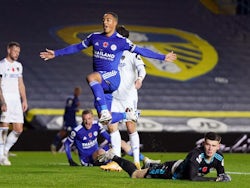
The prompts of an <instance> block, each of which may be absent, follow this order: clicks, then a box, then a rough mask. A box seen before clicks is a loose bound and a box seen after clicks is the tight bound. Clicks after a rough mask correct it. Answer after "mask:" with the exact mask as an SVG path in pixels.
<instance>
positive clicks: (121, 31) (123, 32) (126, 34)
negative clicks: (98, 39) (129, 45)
mask: <svg viewBox="0 0 250 188" xmlns="http://www.w3.org/2000/svg"><path fill="white" fill-rule="evenodd" d="M116 31H117V32H118V33H119V34H120V35H122V36H123V37H126V38H128V37H129V30H127V29H126V28H125V26H124V25H119V26H118V27H117V28H116Z"/></svg>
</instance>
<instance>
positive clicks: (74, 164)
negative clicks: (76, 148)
mask: <svg viewBox="0 0 250 188" xmlns="http://www.w3.org/2000/svg"><path fill="white" fill-rule="evenodd" d="M69 165H70V166H79V165H78V164H77V163H76V162H75V161H73V159H69Z"/></svg>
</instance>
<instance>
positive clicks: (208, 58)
mask: <svg viewBox="0 0 250 188" xmlns="http://www.w3.org/2000/svg"><path fill="white" fill-rule="evenodd" d="M126 27H127V28H128V30H130V37H129V38H130V40H131V41H133V42H134V43H135V44H137V45H138V46H143V47H147V48H149V49H151V50H153V51H156V52H159V53H162V54H167V53H169V52H171V51H174V52H175V53H176V54H177V58H178V59H177V60H176V61H175V62H165V61H160V60H155V59H151V58H144V57H143V60H144V62H145V64H146V70H147V74H149V75H152V76H157V77H164V78H168V79H173V80H178V81H187V80H190V79H193V78H195V77H198V76H201V75H204V74H206V73H208V72H209V71H211V70H212V69H213V68H214V67H215V66H216V64H217V62H218V54H217V52H216V50H215V48H214V47H213V46H212V45H211V44H209V43H208V42H207V41H206V40H204V39H202V38H201V37H199V36H198V35H197V34H194V33H190V32H186V31H181V30H178V29H173V28H158V27H146V26H133V25H126ZM96 31H102V28H101V27H100V25H75V26H65V27H62V28H60V29H56V30H54V31H53V33H54V34H56V36H57V37H59V38H60V39H62V40H63V41H64V42H66V43H68V44H74V43H79V42H81V41H82V40H83V39H84V38H85V37H87V36H88V35H89V34H90V33H92V32H96ZM83 53H85V54H87V55H89V56H92V48H88V49H86V50H83Z"/></svg>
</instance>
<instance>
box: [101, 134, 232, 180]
mask: <svg viewBox="0 0 250 188" xmlns="http://www.w3.org/2000/svg"><path fill="white" fill-rule="evenodd" d="M220 142H221V137H220V136H219V135H218V134H216V133H214V132H208V133H206V134H205V138H204V144H203V146H201V147H199V148H195V149H193V150H192V151H191V152H189V153H188V155H187V156H186V158H185V159H184V160H174V161H166V162H165V163H162V164H153V165H152V164H150V163H148V164H145V168H143V169H142V170H138V169H137V168H136V166H135V165H134V164H133V163H132V162H131V161H128V160H126V159H123V158H121V157H118V156H116V155H115V154H114V153H113V151H112V149H110V150H109V151H107V152H106V153H105V154H103V155H101V156H99V158H98V160H99V161H100V162H104V161H108V160H113V161H115V162H117V163H118V164H119V165H120V166H121V167H122V169H123V170H125V171H126V172H127V173H128V174H129V175H130V177H131V178H161V179H183V180H191V181H219V182H229V181H231V177H230V176H229V175H228V174H226V173H225V169H224V158H223V155H222V153H221V152H220V151H219V148H220ZM211 169H215V170H216V171H217V177H204V176H205V175H206V174H208V173H209V172H210V170H211Z"/></svg>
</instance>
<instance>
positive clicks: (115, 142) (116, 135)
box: [110, 130, 121, 157]
mask: <svg viewBox="0 0 250 188" xmlns="http://www.w3.org/2000/svg"><path fill="white" fill-rule="evenodd" d="M110 137H111V144H112V148H113V151H114V153H115V154H116V155H117V156H118V157H121V134H120V131H119V130H116V131H115V132H112V133H110Z"/></svg>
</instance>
